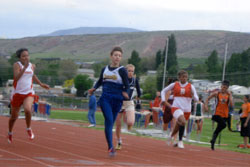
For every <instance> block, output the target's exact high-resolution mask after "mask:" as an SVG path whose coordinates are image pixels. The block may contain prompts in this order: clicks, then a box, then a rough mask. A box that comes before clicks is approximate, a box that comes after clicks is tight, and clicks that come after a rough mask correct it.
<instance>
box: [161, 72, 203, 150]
mask: <svg viewBox="0 0 250 167" xmlns="http://www.w3.org/2000/svg"><path fill="white" fill-rule="evenodd" d="M178 78H179V81H178V82H175V83H172V84H170V85H169V86H167V87H166V88H164V89H163V90H162V91H161V98H162V104H163V105H164V106H167V107H171V111H172V113H173V117H174V118H175V119H176V124H175V127H174V130H173V132H172V133H171V136H170V137H169V138H168V143H169V144H170V143H171V142H172V138H173V136H174V135H175V134H176V133H177V132H178V131H179V142H178V144H177V146H178V147H179V148H184V145H183V142H182V137H183V134H184V130H185V124H186V120H188V119H189V116H190V113H191V102H192V97H194V100H195V101H198V100H199V98H198V95H197V93H196V90H195V88H194V86H193V85H192V84H191V83H188V82H187V80H188V73H187V72H186V71H184V70H181V71H179V72H178ZM168 91H172V93H173V95H174V102H173V104H172V105H171V104H169V103H168V102H167V101H165V95H166V93H167V92H168Z"/></svg>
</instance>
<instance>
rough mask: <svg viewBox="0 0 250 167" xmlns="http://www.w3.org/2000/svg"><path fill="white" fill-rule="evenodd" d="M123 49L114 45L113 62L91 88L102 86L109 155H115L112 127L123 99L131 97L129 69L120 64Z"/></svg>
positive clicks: (101, 98) (102, 107)
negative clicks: (129, 92)
mask: <svg viewBox="0 0 250 167" xmlns="http://www.w3.org/2000/svg"><path fill="white" fill-rule="evenodd" d="M122 54H123V51H122V49H121V48H120V47H114V48H113V50H112V51H111V53H110V59H111V64H110V65H108V66H106V67H104V68H103V69H102V71H101V75H100V78H99V80H98V81H97V83H96V84H95V86H94V87H93V88H91V89H89V93H93V92H94V91H95V90H96V89H97V88H99V87H100V86H102V95H101V97H100V100H99V103H100V107H101V110H102V113H103V116H104V119H105V136H106V140H107V143H108V151H109V156H111V157H113V156H115V154H116V152H115V149H114V147H113V134H112V129H113V125H114V122H115V120H116V117H117V114H118V112H119V111H120V110H121V107H122V101H123V100H124V99H129V97H128V90H129V83H128V74H127V70H126V69H125V68H124V67H123V66H120V61H121V58H122Z"/></svg>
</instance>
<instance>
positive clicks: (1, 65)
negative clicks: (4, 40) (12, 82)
mask: <svg viewBox="0 0 250 167" xmlns="http://www.w3.org/2000/svg"><path fill="white" fill-rule="evenodd" d="M11 69H12V66H10V65H9V64H8V62H7V60H6V59H4V58H3V57H1V56H0V86H1V87H2V86H3V85H4V83H5V82H6V81H7V80H8V79H13V74H12V73H10V71H12V70H11Z"/></svg>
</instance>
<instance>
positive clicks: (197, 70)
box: [193, 63, 207, 79]
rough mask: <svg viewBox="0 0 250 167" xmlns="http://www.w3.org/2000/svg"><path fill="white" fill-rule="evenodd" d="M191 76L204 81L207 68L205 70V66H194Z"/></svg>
mask: <svg viewBox="0 0 250 167" xmlns="http://www.w3.org/2000/svg"><path fill="white" fill-rule="evenodd" d="M193 74H194V77H195V78H197V79H202V78H204V79H206V75H207V68H206V64H204V63H203V64H197V65H195V66H194V69H193Z"/></svg>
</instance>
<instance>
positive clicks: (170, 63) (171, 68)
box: [163, 34, 178, 74]
mask: <svg viewBox="0 0 250 167" xmlns="http://www.w3.org/2000/svg"><path fill="white" fill-rule="evenodd" d="M168 39H169V42H168V58H167V71H168V74H177V70H178V61H177V55H176V52H177V48H176V40H175V36H174V34H171V35H170V36H169V37H168ZM165 48H166V47H165ZM165 53H166V49H165V50H164V54H163V55H164V57H163V60H164V61H165ZM164 61H163V62H164Z"/></svg>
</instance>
